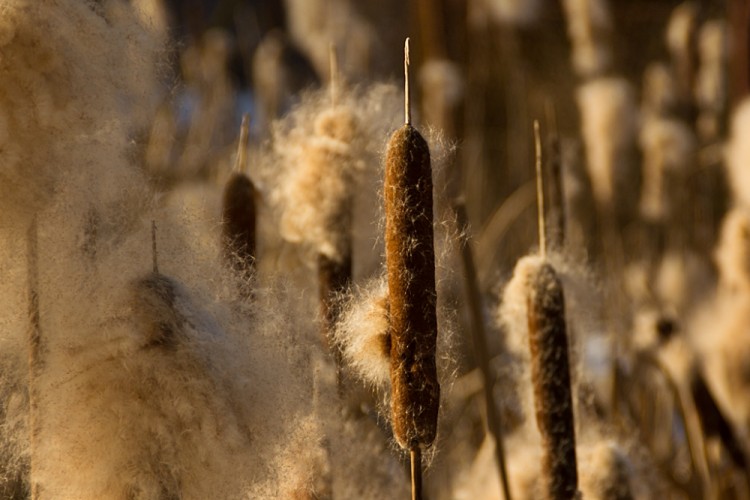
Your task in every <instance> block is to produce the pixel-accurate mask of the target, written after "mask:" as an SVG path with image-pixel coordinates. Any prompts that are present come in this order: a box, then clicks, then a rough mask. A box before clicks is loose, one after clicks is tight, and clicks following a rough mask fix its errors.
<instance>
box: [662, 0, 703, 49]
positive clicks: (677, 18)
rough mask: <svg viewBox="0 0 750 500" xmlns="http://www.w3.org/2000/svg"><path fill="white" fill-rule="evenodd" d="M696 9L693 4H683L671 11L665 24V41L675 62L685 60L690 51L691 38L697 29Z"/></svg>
mask: <svg viewBox="0 0 750 500" xmlns="http://www.w3.org/2000/svg"><path fill="white" fill-rule="evenodd" d="M697 16H698V9H697V5H696V4H695V3H694V2H683V3H681V4H680V5H678V6H677V7H675V9H674V10H673V11H672V14H671V15H670V17H669V23H668V24H667V30H666V33H665V41H666V44H667V48H668V49H669V52H670V53H671V54H672V57H673V58H674V59H676V60H678V61H679V60H687V59H689V58H690V57H691V56H690V51H691V50H692V38H693V35H694V33H695V30H696V28H697V22H698V20H697Z"/></svg>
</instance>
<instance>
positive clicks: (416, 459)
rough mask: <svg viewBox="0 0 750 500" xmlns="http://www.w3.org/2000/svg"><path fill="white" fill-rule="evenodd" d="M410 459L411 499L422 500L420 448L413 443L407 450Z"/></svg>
mask: <svg viewBox="0 0 750 500" xmlns="http://www.w3.org/2000/svg"><path fill="white" fill-rule="evenodd" d="M409 460H410V461H411V500H422V449H421V448H420V447H419V445H418V444H415V445H414V446H412V447H411V449H410V450H409Z"/></svg>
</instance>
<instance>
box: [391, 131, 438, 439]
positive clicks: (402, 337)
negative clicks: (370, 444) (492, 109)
mask: <svg viewBox="0 0 750 500" xmlns="http://www.w3.org/2000/svg"><path fill="white" fill-rule="evenodd" d="M384 191H385V213H386V226H385V247H386V266H387V272H388V294H389V308H390V311H389V318H390V337H391V390H392V396H391V398H392V402H391V405H392V406H391V412H392V425H393V434H394V436H395V437H396V441H398V443H399V445H400V446H401V447H403V448H413V447H414V445H416V444H421V445H430V444H431V443H432V441H433V440H434V439H435V434H436V432H437V416H438V405H439V399H440V386H439V384H438V381H437V369H436V366H435V345H436V342H437V318H436V300H437V294H436V291H435V251H434V247H433V229H432V173H431V166H430V151H429V148H428V146H427V142H426V141H425V140H424V138H423V137H422V136H421V135H420V134H419V132H417V130H416V129H414V128H413V127H412V126H411V125H409V124H405V125H404V126H402V127H401V128H400V129H398V130H397V131H396V132H394V134H393V135H392V136H391V139H390V141H389V143H388V151H387V154H386V173H385V185H384Z"/></svg>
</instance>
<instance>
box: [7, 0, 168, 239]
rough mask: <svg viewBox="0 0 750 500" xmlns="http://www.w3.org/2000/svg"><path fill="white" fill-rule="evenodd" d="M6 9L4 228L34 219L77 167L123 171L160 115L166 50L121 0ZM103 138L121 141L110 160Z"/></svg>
mask: <svg viewBox="0 0 750 500" xmlns="http://www.w3.org/2000/svg"><path fill="white" fill-rule="evenodd" d="M0 11H1V12H2V22H1V23H0V50H2V54H3V57H2V59H0V88H2V91H0V211H2V213H3V214H4V217H3V218H2V221H0V226H8V225H11V224H15V223H16V222H18V223H20V224H24V222H26V221H28V217H29V216H31V215H33V214H34V213H35V212H36V211H37V210H38V209H40V208H41V207H43V206H44V205H45V204H47V203H48V202H49V200H50V198H51V197H52V195H53V193H54V191H55V189H56V187H57V183H58V181H59V179H61V178H63V177H64V176H66V175H67V174H68V173H69V172H71V171H72V170H75V169H78V168H85V167H89V166H90V167H91V168H89V170H91V171H92V172H95V173H96V174H97V175H99V176H100V177H104V176H105V174H107V173H109V171H110V170H111V169H113V168H117V167H115V166H113V164H118V163H120V162H121V160H122V155H123V153H124V152H125V148H126V145H127V139H128V136H129V135H130V134H132V133H133V132H135V129H136V128H138V127H140V126H143V125H144V124H145V123H146V122H147V120H148V119H149V117H150V114H151V112H152V109H151V105H153V103H154V100H153V97H154V92H153V89H154V88H155V85H156V68H157V64H156V62H157V61H156V58H155V56H156V54H157V52H158V51H159V47H158V46H157V45H156V44H154V42H153V39H152V37H151V35H150V34H149V32H148V31H146V30H145V29H143V26H141V24H140V22H139V20H138V18H137V16H135V15H134V13H133V12H132V10H131V9H130V8H129V7H128V6H127V4H126V3H124V2H120V1H115V0H112V1H106V2H101V3H97V4H94V3H89V2H71V1H63V0H53V1H49V2H37V1H31V0H28V1H27V0H5V1H3V2H2V3H0ZM102 40H106V43H103V42H102ZM114 63H116V64H117V66H118V71H113V70H112V65H113V64H114ZM104 136H106V138H107V139H106V142H107V143H108V145H113V144H117V147H116V148H115V151H113V153H114V154H113V155H112V156H111V157H110V158H109V161H108V162H107V163H106V164H103V163H102V162H100V161H99V158H100V153H101V141H102V138H103V137H104ZM19 217H20V220H19Z"/></svg>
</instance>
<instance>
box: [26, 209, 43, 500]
mask: <svg viewBox="0 0 750 500" xmlns="http://www.w3.org/2000/svg"><path fill="white" fill-rule="evenodd" d="M37 244H38V229H37V220H36V218H34V220H33V221H32V222H31V226H30V227H29V232H28V235H27V259H28V260H27V262H28V287H29V333H28V349H29V352H28V364H29V450H30V451H29V455H30V466H29V469H30V470H29V484H30V487H31V499H32V500H36V499H37V498H39V483H38V482H37V478H36V471H37V470H38V469H39V465H38V462H39V456H38V453H37V446H36V442H37V438H38V436H39V432H40V422H39V391H38V388H37V384H36V382H37V378H38V375H39V368H40V364H41V351H42V328H41V314H40V310H39V252H38V246H37Z"/></svg>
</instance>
